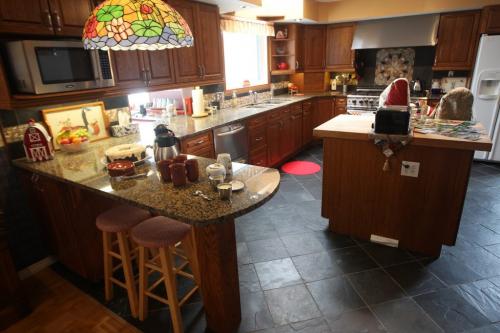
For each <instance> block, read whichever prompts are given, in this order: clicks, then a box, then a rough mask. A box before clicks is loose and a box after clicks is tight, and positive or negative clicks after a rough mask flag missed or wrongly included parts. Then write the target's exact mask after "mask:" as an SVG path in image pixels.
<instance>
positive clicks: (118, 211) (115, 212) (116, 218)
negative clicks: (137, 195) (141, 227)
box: [96, 206, 151, 233]
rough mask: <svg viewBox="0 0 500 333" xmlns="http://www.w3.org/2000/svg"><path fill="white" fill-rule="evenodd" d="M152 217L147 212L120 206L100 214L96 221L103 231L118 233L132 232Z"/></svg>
mask: <svg viewBox="0 0 500 333" xmlns="http://www.w3.org/2000/svg"><path fill="white" fill-rule="evenodd" d="M150 217H151V214H150V213H149V212H148V211H147V210H144V209H140V208H136V207H131V206H118V207H115V208H112V209H110V210H108V211H105V212H104V213H102V214H100V215H99V216H98V217H97V219H96V225H97V228H98V229H99V230H101V231H106V232H113V233H116V232H122V231H127V230H130V229H131V228H132V227H134V226H136V225H137V224H139V223H140V222H142V221H144V220H146V219H148V218H150Z"/></svg>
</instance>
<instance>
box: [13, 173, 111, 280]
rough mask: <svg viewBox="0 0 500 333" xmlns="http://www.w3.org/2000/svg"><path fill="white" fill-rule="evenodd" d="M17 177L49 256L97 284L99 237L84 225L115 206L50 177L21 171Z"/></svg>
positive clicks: (100, 265)
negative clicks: (26, 196)
mask: <svg viewBox="0 0 500 333" xmlns="http://www.w3.org/2000/svg"><path fill="white" fill-rule="evenodd" d="M18 175H19V178H20V179H21V182H22V184H23V186H24V189H25V190H26V193H27V194H28V199H29V200H30V203H31V205H32V207H33V208H34V210H35V212H36V217H37V220H38V222H40V223H41V224H42V225H43V228H42V230H43V232H44V237H45V240H46V243H47V245H48V246H49V250H50V252H51V254H53V255H55V256H56V257H57V259H58V260H59V261H60V262H61V263H62V264H64V265H65V266H66V267H67V268H69V269H70V270H72V271H73V272H75V273H77V274H79V275H81V276H83V277H85V278H88V279H90V280H92V281H97V280H98V279H99V278H100V277H101V276H102V269H103V268H102V267H103V264H102V252H101V251H102V244H101V235H100V233H99V231H98V230H97V228H88V226H89V225H94V224H95V219H96V217H97V216H98V215H99V214H100V213H102V212H104V211H106V210H107V209H109V208H111V207H113V206H116V205H117V203H116V202H115V201H113V200H111V199H107V198H103V197H98V196H95V195H94V194H93V193H92V192H89V191H86V190H82V189H79V188H76V187H74V186H71V185H68V184H65V183H62V182H58V181H55V180H52V179H50V178H46V177H40V176H38V175H33V174H31V173H28V172H24V171H19V172H18ZM54 198H58V200H54Z"/></svg>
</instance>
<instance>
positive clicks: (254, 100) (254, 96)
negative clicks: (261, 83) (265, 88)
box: [248, 90, 259, 104]
mask: <svg viewBox="0 0 500 333" xmlns="http://www.w3.org/2000/svg"><path fill="white" fill-rule="evenodd" d="M248 94H249V95H250V96H251V98H252V104H257V103H258V99H259V95H258V94H257V92H256V91H252V90H250V91H249V92H248Z"/></svg>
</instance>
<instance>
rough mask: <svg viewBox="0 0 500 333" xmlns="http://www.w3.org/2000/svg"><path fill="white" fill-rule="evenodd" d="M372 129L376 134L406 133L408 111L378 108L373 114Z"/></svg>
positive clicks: (408, 120) (408, 128)
mask: <svg viewBox="0 0 500 333" xmlns="http://www.w3.org/2000/svg"><path fill="white" fill-rule="evenodd" d="M373 130H374V132H375V133H377V134H397V135H408V133H409V131H410V112H409V111H396V110H390V109H384V108H380V109H378V110H377V113H376V114H375V123H374V124H373Z"/></svg>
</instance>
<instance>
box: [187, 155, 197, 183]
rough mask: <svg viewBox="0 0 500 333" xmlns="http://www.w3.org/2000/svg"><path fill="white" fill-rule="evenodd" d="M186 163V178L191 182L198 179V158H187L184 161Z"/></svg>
mask: <svg viewBox="0 0 500 333" xmlns="http://www.w3.org/2000/svg"><path fill="white" fill-rule="evenodd" d="M185 165H186V172H187V178H188V180H189V181H190V182H191V183H193V182H195V181H197V180H198V178H199V177H200V171H199V167H198V160H195V159H189V160H187V161H186V163H185Z"/></svg>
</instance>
